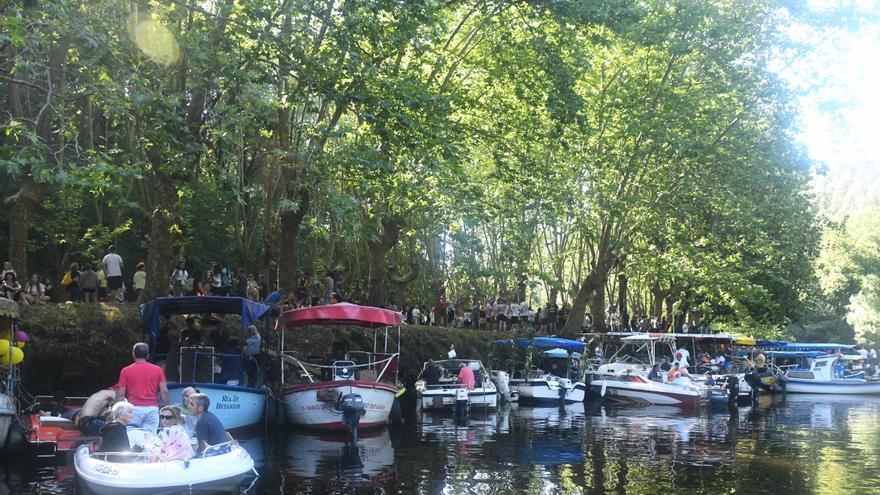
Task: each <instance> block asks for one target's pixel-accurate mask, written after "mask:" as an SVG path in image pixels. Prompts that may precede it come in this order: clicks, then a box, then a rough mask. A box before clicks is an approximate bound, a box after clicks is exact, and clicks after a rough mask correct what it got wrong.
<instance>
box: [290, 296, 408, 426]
mask: <svg viewBox="0 0 880 495" xmlns="http://www.w3.org/2000/svg"><path fill="white" fill-rule="evenodd" d="M402 319H403V317H402V315H401V314H400V313H398V312H395V311H390V310H387V309H381V308H372V307H366V306H357V305H354V304H347V303H340V304H332V305H327V306H314V307H310V308H300V309H293V310H290V311H287V312H285V313H284V314H282V315H281V317H280V318H279V319H278V324H277V328H278V329H279V330H281V332H282V352H283V346H284V334H285V330H290V329H293V328H298V327H306V326H309V327H310V326H330V325H334V326H335V325H348V326H358V327H365V328H371V329H373V331H374V334H373V350H372V352H370V351H350V350H344V351H341V352H335V353H334V354H335V355H334V356H333V357H330V358H324V357H322V358H319V360H317V362H316V361H314V360H313V361H312V362H307V361H305V360H303V359H299V358H297V357H294V356H290V355H284V359H285V360H286V361H287V362H288V364H290V365H292V366H291V367H292V371H293V373H292V376H290V377H289V378H290V379H291V381H293V382H294V383H289V382H288V383H285V377H284V376H282V383H285V385H286V386H285V388H284V389H283V391H282V395H283V397H284V400H285V402H286V406H287V418H288V419H289V420H290V422H291V423H293V424H296V425H300V426H305V427H309V428H317V429H330V430H344V429H349V428H351V429H354V430H358V429H361V430H362V429H367V428H373V427H377V426H382V425H384V424H386V423H387V422H388V419H389V415H390V413H391V410H392V407H393V405H394V400H395V397H396V394H397V365H398V361H399V358H400V324H401V322H402ZM389 327H391V328H394V327H396V329H397V332H396V333H397V335H396V338H395V336H394V335H393V334H391V335H389V331H388V328H389ZM379 329H384V339H382V340H380V334H379ZM383 340H384V342H383ZM395 340H396V342H394V341H395ZM389 344H391V345H389ZM395 346H396V349H394V347H395ZM389 347H390V348H389Z"/></svg>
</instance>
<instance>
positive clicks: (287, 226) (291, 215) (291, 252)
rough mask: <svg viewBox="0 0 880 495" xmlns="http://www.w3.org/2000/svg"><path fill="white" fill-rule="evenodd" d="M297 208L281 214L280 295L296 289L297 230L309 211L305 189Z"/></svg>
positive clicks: (309, 199)
mask: <svg viewBox="0 0 880 495" xmlns="http://www.w3.org/2000/svg"><path fill="white" fill-rule="evenodd" d="M297 195H298V197H299V198H298V199H299V207H298V208H297V209H296V210H284V211H282V212H281V215H280V217H281V235H280V240H281V242H280V245H279V251H280V252H279V259H278V289H279V292H281V293H282V294H284V293H286V292H287V291H291V290H293V289H294V288H295V287H296V280H297V276H298V275H299V273H298V271H299V263H298V260H299V256H298V255H297V254H298V253H297V250H296V243H297V241H298V240H299V229H300V226H301V225H302V222H303V219H304V218H305V217H306V213H307V212H308V211H309V204H310V202H311V195H310V194H309V192H308V191H307V190H306V189H305V188H300V189H299V191H298V193H297Z"/></svg>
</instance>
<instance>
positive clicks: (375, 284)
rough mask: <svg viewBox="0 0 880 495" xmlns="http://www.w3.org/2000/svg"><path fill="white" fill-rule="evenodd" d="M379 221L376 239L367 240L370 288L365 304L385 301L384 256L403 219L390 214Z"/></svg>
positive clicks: (391, 245) (378, 303)
mask: <svg viewBox="0 0 880 495" xmlns="http://www.w3.org/2000/svg"><path fill="white" fill-rule="evenodd" d="M379 223H380V228H381V230H382V231H381V232H379V236H378V240H371V241H367V246H368V247H369V250H370V256H369V261H370V289H369V291H368V292H367V304H369V305H370V306H377V307H380V306H382V305H383V304H384V303H385V302H386V301H385V298H386V294H385V276H386V275H387V273H388V266H387V264H386V263H385V258H386V255H387V254H388V252H389V251H391V250H392V249H393V248H394V246H396V245H397V241H398V239H400V229H401V227H402V226H403V219H402V218H400V217H397V216H393V215H392V216H387V217H382V219H381V220H380V222H379Z"/></svg>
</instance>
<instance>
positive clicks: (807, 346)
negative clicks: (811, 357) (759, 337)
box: [755, 340, 855, 353]
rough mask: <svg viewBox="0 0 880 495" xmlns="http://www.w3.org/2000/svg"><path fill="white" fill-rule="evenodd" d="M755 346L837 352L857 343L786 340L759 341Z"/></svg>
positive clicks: (786, 349)
mask: <svg viewBox="0 0 880 495" xmlns="http://www.w3.org/2000/svg"><path fill="white" fill-rule="evenodd" d="M755 347H759V348H762V349H768V350H774V351H824V352H826V353H827V352H837V351H845V350H850V349H852V348H854V347H855V344H835V343H831V342H818V343H817V342H786V341H772V340H764V341H759V342H758V344H757V345H756V346H755Z"/></svg>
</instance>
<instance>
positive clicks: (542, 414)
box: [512, 402, 585, 428]
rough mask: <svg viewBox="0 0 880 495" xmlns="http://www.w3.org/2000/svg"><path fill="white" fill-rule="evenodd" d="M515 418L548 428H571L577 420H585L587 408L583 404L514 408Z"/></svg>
mask: <svg viewBox="0 0 880 495" xmlns="http://www.w3.org/2000/svg"><path fill="white" fill-rule="evenodd" d="M512 411H513V416H514V417H515V418H517V419H526V420H528V421H535V422H539V423H546V425H547V426H562V427H564V428H567V427H571V426H572V424H573V422H574V421H575V420H578V419H580V420H583V418H584V414H585V412H584V411H585V407H584V403H583V402H576V403H573V404H565V405H564V406H557V407H527V406H522V405H520V406H517V407H513V408H512Z"/></svg>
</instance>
